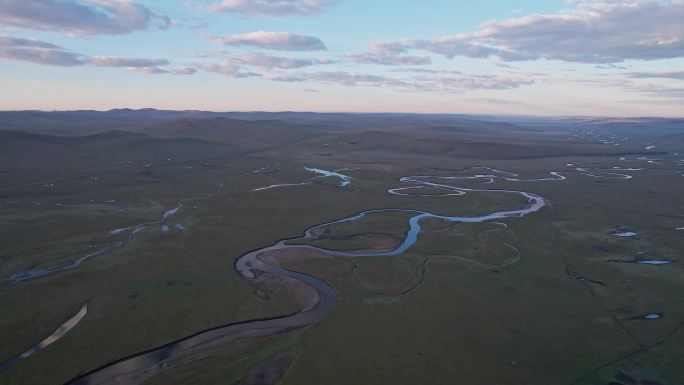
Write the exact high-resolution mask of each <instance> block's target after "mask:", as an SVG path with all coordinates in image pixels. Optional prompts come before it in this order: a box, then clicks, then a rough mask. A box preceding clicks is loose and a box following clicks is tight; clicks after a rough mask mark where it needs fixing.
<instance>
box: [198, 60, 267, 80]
mask: <svg viewBox="0 0 684 385" xmlns="http://www.w3.org/2000/svg"><path fill="white" fill-rule="evenodd" d="M196 67H197V68H199V69H201V70H203V71H207V72H214V73H218V74H221V75H226V76H229V77H231V78H247V77H255V76H261V74H259V73H256V72H251V71H250V70H249V69H247V68H245V67H243V66H241V65H239V64H235V63H232V62H230V61H224V62H220V63H199V64H197V65H196Z"/></svg>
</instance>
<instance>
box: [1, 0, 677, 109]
mask: <svg viewBox="0 0 684 385" xmlns="http://www.w3.org/2000/svg"><path fill="white" fill-rule="evenodd" d="M111 108H160V109H176V110H185V109H199V110H212V111H321V112H417V113H466V114H497V115H509V114H516V115H551V116H566V115H574V116H579V115H582V116H589V115H592V116H677V117H684V0H544V1H539V0H524V1H510V0H479V1H477V2H475V1H472V0H468V1H466V0H422V1H419V0H406V1H397V0H163V1H161V0H147V1H146V0H119V1H117V0H0V110H20V109H41V110H73V109H97V110H107V109H111Z"/></svg>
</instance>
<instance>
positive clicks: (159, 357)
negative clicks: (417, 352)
mask: <svg viewBox="0 0 684 385" xmlns="http://www.w3.org/2000/svg"><path fill="white" fill-rule="evenodd" d="M491 177H492V176H491V175H477V176H474V177H469V178H471V179H472V178H491ZM433 179H449V178H440V177H430V176H412V177H405V178H402V179H401V182H402V183H404V184H409V185H410V186H409V187H407V188H406V187H405V188H403V190H402V192H401V193H398V192H397V191H398V189H390V190H388V192H389V193H391V194H402V195H405V194H407V193H406V191H409V190H410V189H419V188H421V187H430V188H434V189H440V190H444V191H445V193H444V194H434V195H432V196H439V195H444V196H448V195H462V194H466V193H471V192H477V193H497V194H515V195H521V196H522V197H524V198H525V199H526V204H525V205H524V206H523V207H521V208H517V209H512V210H506V211H498V212H493V213H488V214H484V215H479V216H463V217H462V216H447V215H440V214H436V213H432V212H428V211H421V210H411V209H378V210H368V211H363V212H360V213H357V214H354V215H351V216H348V217H345V218H342V219H338V220H335V221H331V222H327V223H323V224H319V225H316V226H314V227H311V228H309V229H308V230H306V231H305V232H304V235H303V237H300V238H295V239H298V240H301V239H313V238H314V236H313V232H314V230H316V229H318V228H321V227H326V226H330V225H335V224H339V223H343V222H351V221H355V220H358V219H360V218H363V217H365V216H367V215H372V214H376V213H383V212H397V211H401V212H409V213H413V214H414V215H413V216H411V217H410V218H409V220H408V222H409V231H408V232H407V234H406V236H405V238H404V240H403V242H402V243H401V245H399V246H398V247H397V248H396V249H394V250H392V251H388V252H377V253H353V252H340V251H332V250H325V249H321V248H318V247H315V246H310V245H291V244H287V243H286V242H287V241H288V240H294V239H286V240H281V241H278V242H276V243H275V244H273V245H270V246H267V247H263V248H260V249H258V250H254V251H251V252H248V253H246V254H244V255H242V256H241V257H240V258H238V259H237V260H236V262H235V271H236V273H237V274H239V275H240V276H241V277H243V278H244V279H245V280H247V281H251V280H254V279H256V278H257V276H258V275H259V274H263V273H267V274H271V275H273V276H277V277H287V278H290V279H294V280H296V281H298V282H300V283H302V284H305V285H308V286H309V287H311V288H313V289H315V290H316V292H317V293H318V301H317V302H316V304H315V305H313V306H310V307H308V308H306V309H303V310H301V311H299V312H296V313H294V314H290V315H285V316H280V317H274V318H267V319H257V320H252V321H246V322H240V323H234V324H229V325H224V326H219V327H215V328H212V329H209V330H205V331H202V332H199V333H197V334H194V335H192V336H188V337H185V338H183V339H180V340H177V341H173V342H171V343H169V344H166V345H164V346H160V347H158V348H155V349H152V350H149V351H146V352H142V353H139V354H136V355H133V356H130V357H126V358H123V359H120V360H118V361H115V362H112V363H110V364H107V365H105V366H103V367H101V368H98V369H95V370H93V371H91V372H89V373H86V374H84V375H82V376H80V377H78V378H75V379H74V380H72V381H71V382H69V384H73V385H77V384H78V385H94V384H129V385H131V384H142V383H144V382H145V381H147V380H149V379H151V378H153V377H155V376H157V375H159V374H161V373H162V372H164V371H165V370H168V369H169V368H173V367H176V366H177V365H180V364H182V363H184V362H187V361H190V360H191V359H192V357H193V355H194V354H197V353H198V352H199V351H200V350H204V349H207V348H211V347H214V346H219V345H222V344H227V343H230V342H231V341H234V340H235V339H237V338H241V337H258V336H268V335H274V334H277V333H283V332H287V331H291V330H296V329H301V328H304V327H307V326H311V325H313V324H315V323H317V322H319V321H320V320H321V319H323V318H324V317H325V316H326V315H327V314H328V313H329V312H330V311H331V310H332V309H333V308H334V307H335V305H336V303H337V300H338V294H337V292H336V291H335V289H334V288H333V287H331V286H330V285H329V284H327V283H326V282H324V281H323V280H321V279H319V278H316V277H314V276H311V275H308V274H304V273H301V272H297V271H292V270H288V269H284V268H282V267H279V266H276V265H273V264H270V263H267V262H265V261H264V260H263V259H261V258H260V256H261V255H262V254H264V253H268V252H277V251H282V250H287V249H292V250H317V251H319V252H323V253H325V254H327V255H329V256H332V257H364V256H391V255H397V254H400V253H403V252H405V251H406V250H408V249H409V248H410V247H411V246H413V245H414V244H415V243H416V241H417V240H418V236H419V235H420V231H421V226H420V222H421V221H422V220H424V219H427V218H433V219H438V220H442V221H447V222H464V223H474V222H486V221H492V220H499V219H504V218H511V217H522V216H524V215H528V214H532V213H535V212H537V211H539V210H541V209H542V208H543V207H544V206H545V205H546V202H545V200H544V198H542V197H541V196H539V195H536V194H532V193H529V192H523V191H515V190H496V189H491V190H486V189H466V188H461V187H455V186H451V185H447V184H443V183H436V182H431V181H430V180H433ZM451 179H455V178H451ZM509 180H510V179H509ZM538 180H562V178H561V177H559V176H558V175H556V174H555V173H554V174H553V178H545V179H538ZM526 181H532V180H526Z"/></svg>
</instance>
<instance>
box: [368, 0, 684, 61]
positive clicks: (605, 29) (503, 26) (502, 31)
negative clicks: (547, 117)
mask: <svg viewBox="0 0 684 385" xmlns="http://www.w3.org/2000/svg"><path fill="white" fill-rule="evenodd" d="M570 3H572V4H573V6H572V8H569V9H565V10H562V11H560V12H558V13H555V14H533V15H528V16H523V17H518V18H511V19H508V20H503V21H500V20H492V21H488V22H485V23H484V24H483V25H482V26H481V28H480V29H479V30H478V31H476V32H472V33H464V34H459V35H454V36H446V37H439V38H434V39H406V40H400V41H390V42H379V43H377V46H378V47H380V48H382V49H383V50H384V51H385V52H394V53H404V52H407V51H409V50H425V51H429V52H434V53H437V54H441V55H444V56H446V57H454V56H467V57H473V58H487V57H492V56H496V57H499V58H501V59H502V60H504V61H519V60H537V59H548V60H561V61H567V62H582V63H595V64H603V63H618V62H622V61H625V60H628V59H640V60H656V59H666V58H678V57H684V23H683V22H682V20H684V1H682V0H670V1H659V0H603V1H572V2H570Z"/></svg>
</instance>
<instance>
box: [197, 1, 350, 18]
mask: <svg viewBox="0 0 684 385" xmlns="http://www.w3.org/2000/svg"><path fill="white" fill-rule="evenodd" d="M337 3H338V1H337V0H223V1H220V2H217V3H214V4H211V5H209V7H208V9H209V10H210V11H214V12H225V13H238V14H243V15H260V14H261V15H271V16H285V15H311V14H315V13H318V12H321V11H323V10H325V9H327V8H329V7H331V6H333V5H335V4H337Z"/></svg>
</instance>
